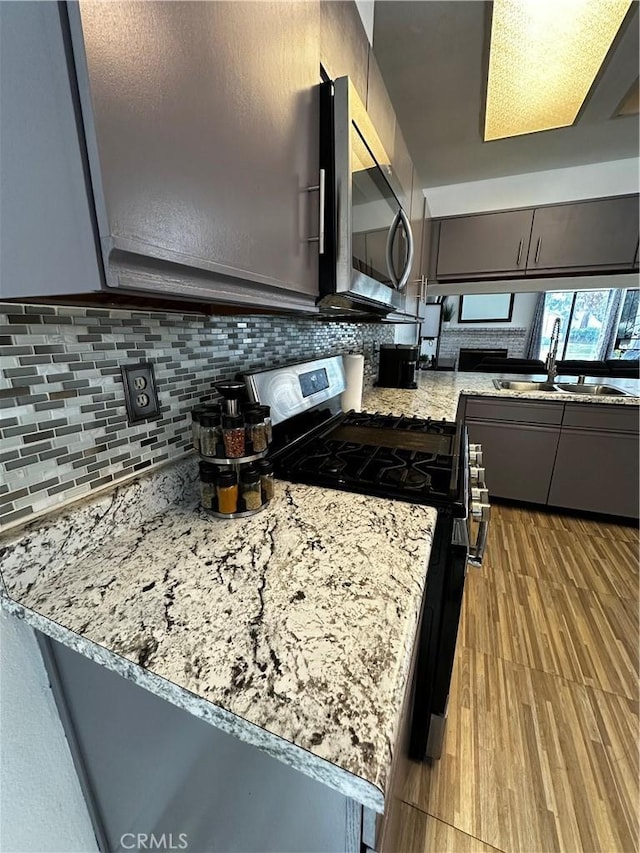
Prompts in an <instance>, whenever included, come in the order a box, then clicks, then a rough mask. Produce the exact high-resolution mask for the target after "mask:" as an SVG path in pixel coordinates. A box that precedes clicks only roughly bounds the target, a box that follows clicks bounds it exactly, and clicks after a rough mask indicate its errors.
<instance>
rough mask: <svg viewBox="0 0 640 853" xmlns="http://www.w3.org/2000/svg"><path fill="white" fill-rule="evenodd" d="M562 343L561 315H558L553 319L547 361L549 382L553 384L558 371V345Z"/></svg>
mask: <svg viewBox="0 0 640 853" xmlns="http://www.w3.org/2000/svg"><path fill="white" fill-rule="evenodd" d="M559 344H560V317H556V319H555V320H554V321H553V330H552V332H551V341H550V342H549V353H548V355H547V360H546V362H545V367H546V368H547V384H548V385H553V380H554V379H555V378H556V375H557V373H558V371H557V370H556V356H557V354H558V345H559Z"/></svg>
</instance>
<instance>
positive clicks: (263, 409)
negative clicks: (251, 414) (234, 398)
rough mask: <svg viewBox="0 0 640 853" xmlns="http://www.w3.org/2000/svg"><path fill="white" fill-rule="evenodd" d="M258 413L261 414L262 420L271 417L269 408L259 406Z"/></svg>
mask: <svg viewBox="0 0 640 853" xmlns="http://www.w3.org/2000/svg"><path fill="white" fill-rule="evenodd" d="M260 411H261V412H262V416H263V417H264V418H270V417H271V406H260Z"/></svg>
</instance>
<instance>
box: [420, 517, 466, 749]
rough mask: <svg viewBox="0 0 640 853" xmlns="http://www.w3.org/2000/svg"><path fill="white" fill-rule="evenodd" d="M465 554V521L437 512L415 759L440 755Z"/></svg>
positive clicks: (423, 631) (422, 631) (423, 629)
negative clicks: (439, 514)
mask: <svg viewBox="0 0 640 853" xmlns="http://www.w3.org/2000/svg"><path fill="white" fill-rule="evenodd" d="M468 552H469V538H468V531H467V522H466V519H458V518H451V517H447V516H442V515H441V516H439V518H438V524H437V526H436V531H435V536H434V541H433V546H432V550H431V559H430V561H429V571H428V574H427V588H426V591H425V606H424V617H423V620H422V625H421V629H420V635H419V637H418V642H419V644H420V646H419V652H418V662H417V665H416V676H415V686H414V705H413V719H412V726H411V739H410V746H409V755H410V757H411V758H412V759H414V760H415V761H424V759H425V758H439V757H440V753H441V750H442V741H443V738H444V730H445V723H446V716H447V705H448V702H449V685H450V683H451V673H452V671H453V661H454V658H455V651H456V641H457V638H458V625H459V623H460V615H461V612H462V598H463V594H464V582H465V577H466V575H467V558H468Z"/></svg>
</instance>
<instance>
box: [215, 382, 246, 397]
mask: <svg viewBox="0 0 640 853" xmlns="http://www.w3.org/2000/svg"><path fill="white" fill-rule="evenodd" d="M215 387H216V390H217V391H218V392H219V393H220V394H221V395H222V396H223V397H224V398H225V400H229V399H235V400H237V398H238V397H240V396H241V395H242V394H244V392H245V390H246V386H245V384H244V382H234V381H233V380H224V381H222V382H216V383H215Z"/></svg>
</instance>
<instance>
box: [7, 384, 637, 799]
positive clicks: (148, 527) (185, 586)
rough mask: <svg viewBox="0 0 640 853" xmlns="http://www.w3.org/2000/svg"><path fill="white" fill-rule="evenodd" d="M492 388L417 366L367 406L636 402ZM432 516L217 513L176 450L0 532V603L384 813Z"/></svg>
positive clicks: (327, 497)
mask: <svg viewBox="0 0 640 853" xmlns="http://www.w3.org/2000/svg"><path fill="white" fill-rule="evenodd" d="M494 378H503V377H499V376H496V375H490V374H481V373H454V372H431V371H429V372H427V371H423V372H420V373H419V378H418V385H419V387H418V389H417V390H411V391H405V390H397V389H386V388H380V389H378V388H375V389H373V390H372V391H370V392H368V393H367V394H366V395H365V397H364V400H363V407H364V408H365V409H368V410H369V411H385V412H394V413H398V414H400V413H404V414H408V415H416V416H419V417H432V418H435V419H441V418H445V419H447V420H454V419H455V417H456V411H457V408H458V400H459V397H460V396H461V395H462V394H467V395H488V396H492V397H520V398H527V399H542V400H549V399H551V400H563V401H571V402H579V403H593V402H597V403H606V404H613V405H629V404H631V405H637V404H638V397H637V396H636V397H593V396H582V395H580V396H578V395H572V394H570V393H561V392H556V393H554V394H545V393H543V392H512V391H498V390H496V389H495V387H494V386H493V379H494ZM514 378H520V379H522V378H529V377H522V376H520V377H514ZM532 378H536V377H532ZM537 378H540V377H537ZM569 381H575V379H574V380H569ZM596 381H599V380H596ZM607 382H608V384H615V385H619V386H620V387H626V388H627V389H628V390H632V391H633V392H635V393H637V391H638V387H639V386H640V383H638V382H636V381H632V380H631V381H630V380H626V381H623V380H607ZM436 520H437V513H436V511H435V510H434V509H432V508H430V507H423V506H417V505H413V504H408V503H403V502H398V501H390V500H385V499H381V498H375V497H367V496H364V495H355V494H351V493H348V492H339V491H333V490H330V489H320V488H315V487H309V486H303V485H294V484H289V483H276V496H275V498H274V501H273V503H272V505H271V506H270V507H268V508H267V509H266V510H265V511H264V512H262V513H260V514H258V515H256V516H253V517H251V518H247V519H239V520H234V521H222V520H219V519H215V518H212V517H211V516H209V515H207V514H206V513H205V512H203V511H202V510H200V509H199V508H198V497H197V468H196V464H195V460H194V459H193V458H187V459H186V460H184V461H183V462H181V463H178V464H176V465H172V466H170V467H168V468H165V469H162V470H160V471H157V472H155V473H153V474H149V475H147V476H146V477H142V478H140V479H139V480H136V481H134V482H133V483H128V484H125V485H122V486H120V487H118V488H116V489H114V490H113V491H112V492H109V493H107V494H105V495H103V496H101V497H96V498H94V499H92V500H88V501H85V502H83V503H80V504H77V505H74V506H72V507H69V508H67V509H66V510H63V511H62V512H60V513H58V514H57V515H54V516H50V517H48V518H47V519H45V520H39V521H34V522H32V523H31V524H29V525H26V526H25V527H24V528H20V529H18V530H17V531H11V532H10V533H7V534H6V535H5V536H4V537H3V538H1V539H0V560H1V563H0V567H1V570H2V581H3V585H2V586H0V596H1V602H0V603H1V604H2V606H3V607H4V608H5V609H6V610H8V611H10V612H12V613H14V614H16V615H18V616H20V617H22V618H23V619H25V620H26V621H27V622H29V623H30V624H31V625H32V626H33V627H35V628H37V629H39V630H41V631H43V632H44V633H45V634H48V635H49V636H51V637H52V638H53V639H55V640H58V641H59V642H62V643H64V644H65V645H67V646H69V647H70V648H72V649H75V650H76V651H78V652H80V653H81V654H83V655H85V656H86V657H89V658H91V659H93V660H95V661H96V662H98V663H99V664H102V665H103V666H106V667H108V668H109V669H112V670H114V671H116V672H118V673H120V674H121V675H123V676H125V677H127V678H129V679H131V680H132V681H134V682H136V683H137V684H140V685H141V686H143V687H145V688H146V689H148V690H150V691H151V692H153V693H155V694H157V695H159V696H161V697H163V698H165V699H167V700H168V701H170V702H172V703H174V704H175V705H177V706H179V707H181V708H184V709H185V710H187V711H189V712H190V713H193V714H195V715H197V716H199V717H201V718H202V719H204V720H206V721H207V722H209V723H211V724H212V725H215V726H217V727H218V728H221V729H223V730H224V731H227V732H230V733H231V734H234V735H236V736H237V737H239V738H240V739H242V740H244V741H245V742H247V743H251V744H253V745H255V746H257V747H259V748H260V749H263V750H264V751H266V752H268V753H270V754H271V755H273V756H275V757H276V758H278V759H279V760H281V761H283V762H285V763H287V764H289V765H290V766H292V767H294V768H296V769H298V770H300V771H301V772H304V773H306V774H307V775H309V776H311V777H313V778H315V779H318V780H319V781H321V782H324V783H325V784H328V785H330V786H331V787H333V788H335V789H336V790H338V791H341V792H342V793H344V794H346V795H347V796H350V797H353V798H354V799H355V800H357V801H358V802H360V803H362V804H363V805H365V806H367V807H369V808H372V809H374V810H375V811H378V812H382V811H383V809H384V802H385V792H386V783H387V781H388V778H389V772H390V768H391V763H392V759H393V750H394V745H395V743H396V740H397V733H398V727H399V723H400V715H401V710H402V704H403V699H404V694H405V689H406V686H407V678H408V673H409V668H410V662H411V654H412V651H413V646H414V642H415V632H416V626H417V621H418V616H419V611H420V605H421V601H422V594H423V591H424V585H425V580H426V567H427V563H428V559H429V555H430V551H431V543H432V536H433V531H434V529H435V524H436Z"/></svg>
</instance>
